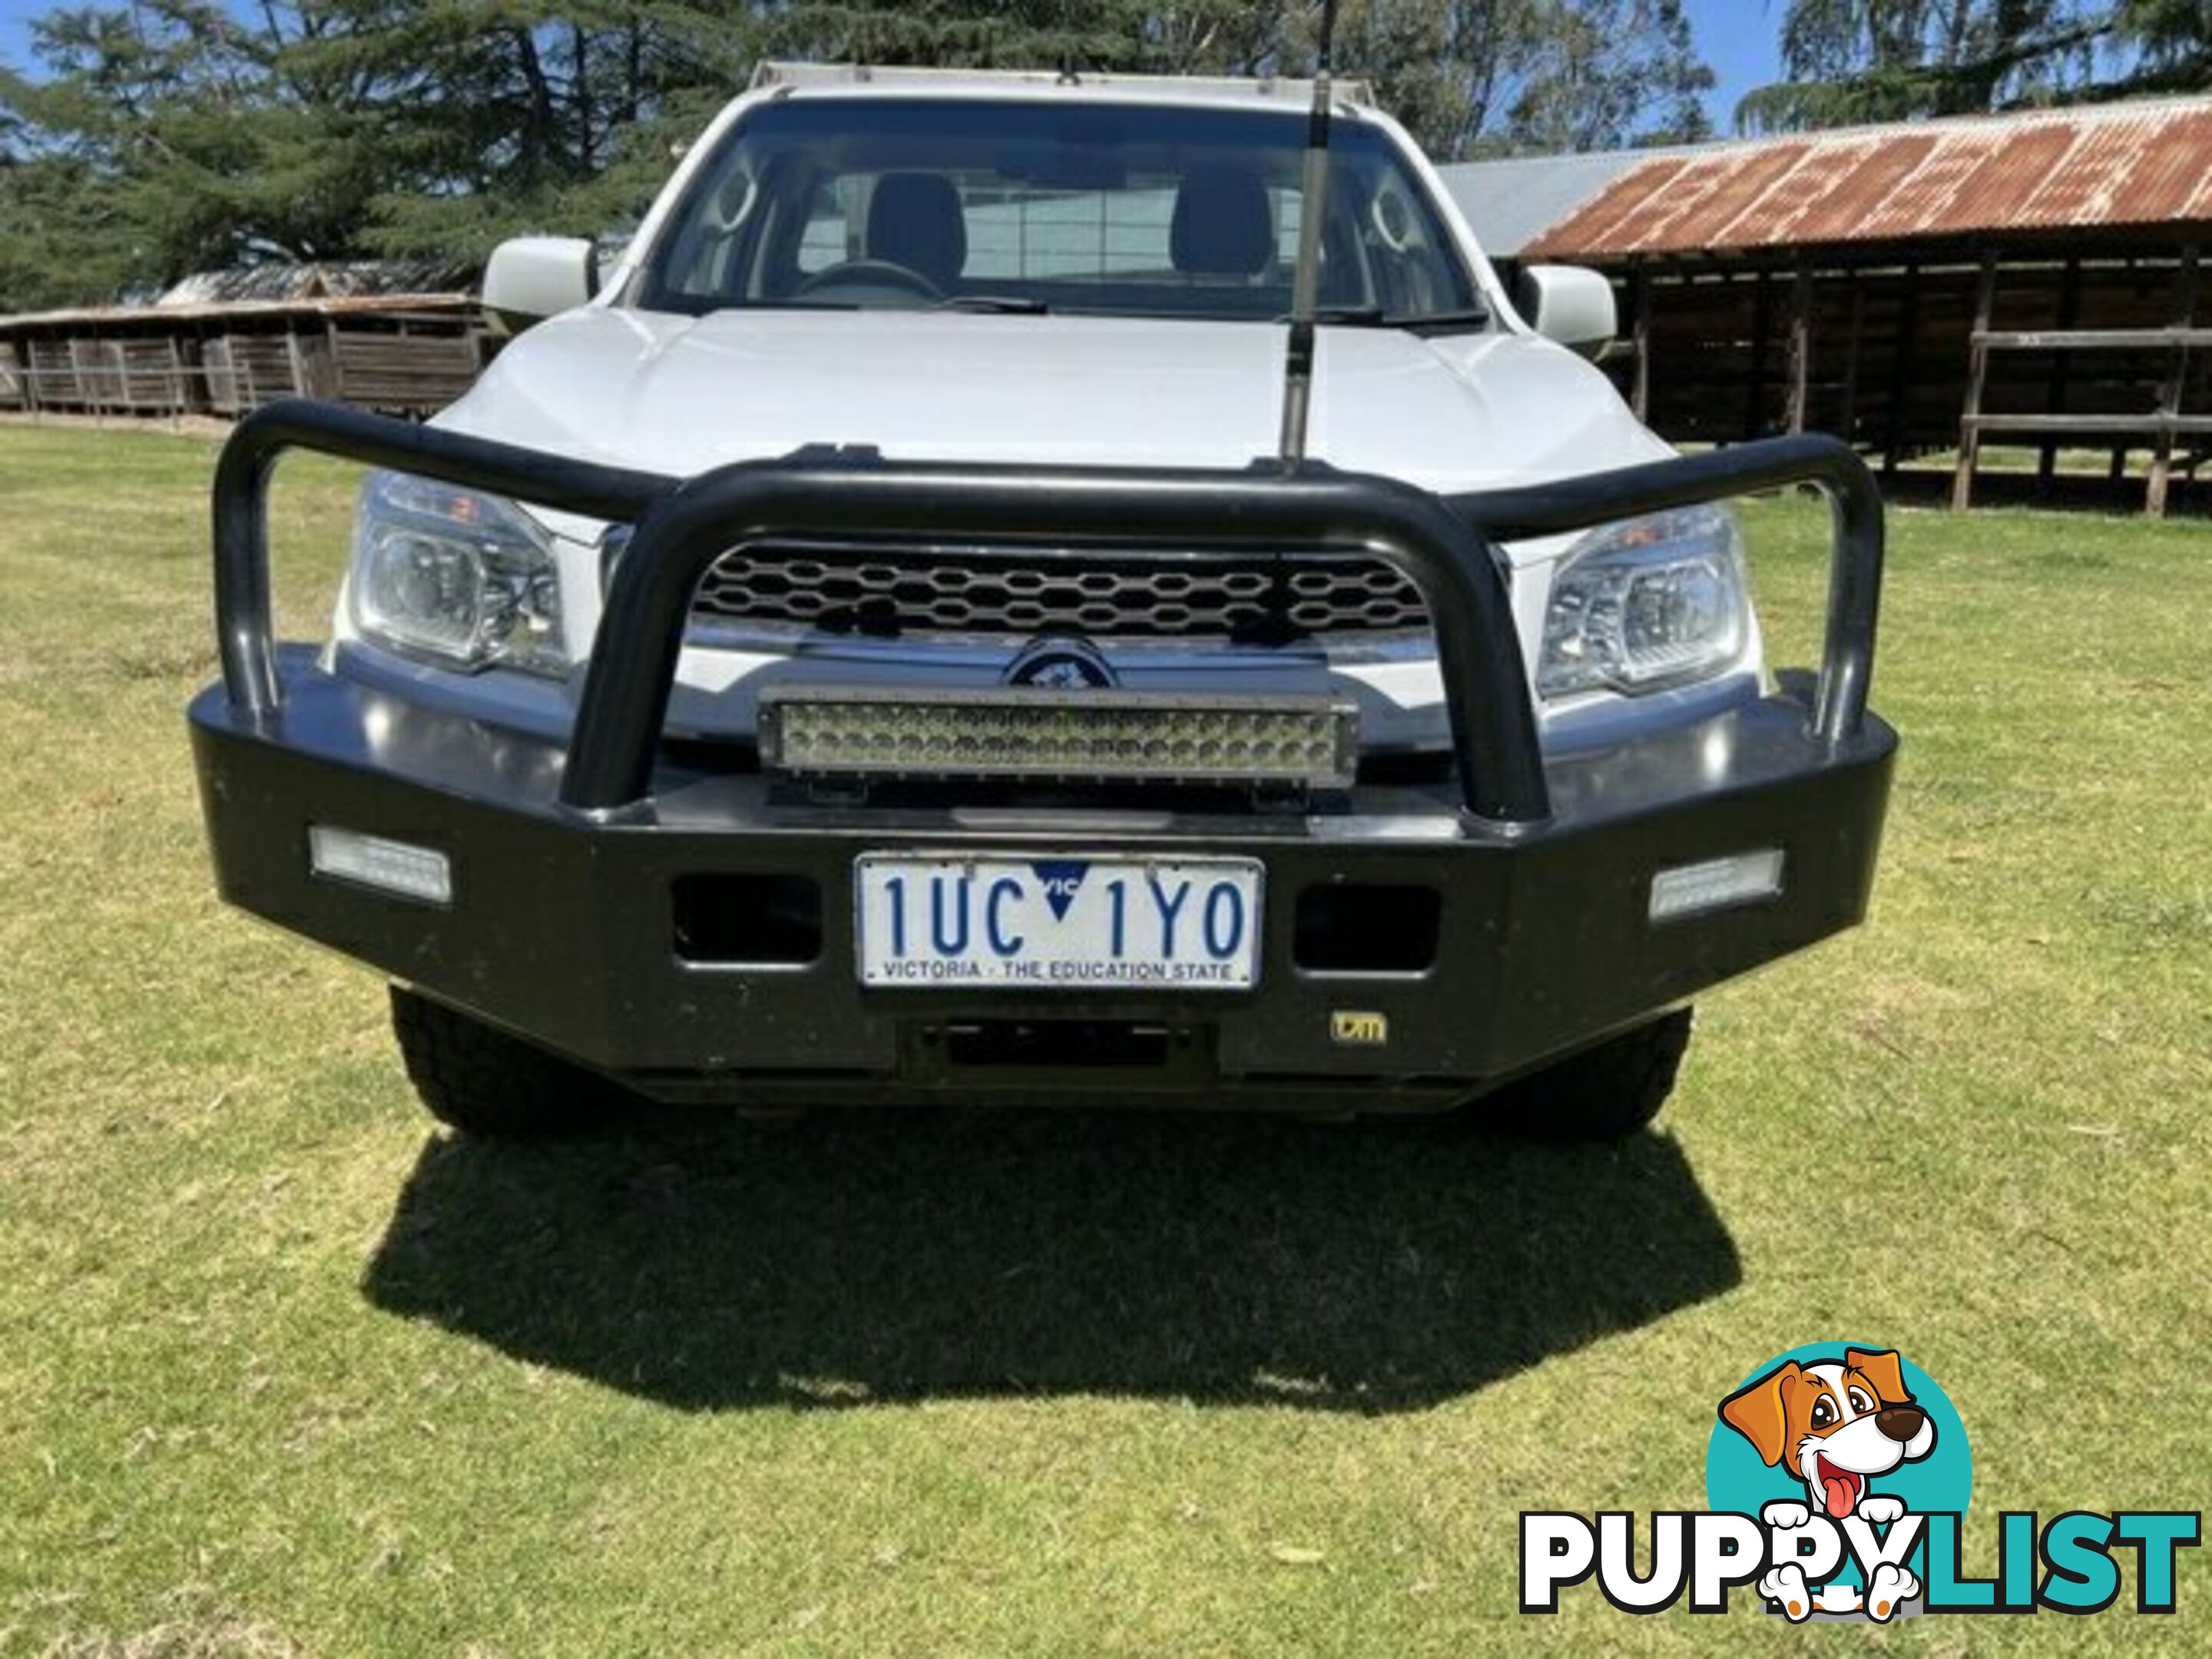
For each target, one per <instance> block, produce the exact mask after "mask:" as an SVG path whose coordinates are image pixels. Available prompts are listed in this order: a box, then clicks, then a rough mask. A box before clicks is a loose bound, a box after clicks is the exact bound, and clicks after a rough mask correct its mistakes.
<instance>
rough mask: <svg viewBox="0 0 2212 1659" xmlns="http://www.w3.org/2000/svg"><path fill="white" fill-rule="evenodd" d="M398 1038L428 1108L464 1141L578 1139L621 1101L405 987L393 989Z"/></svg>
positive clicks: (574, 1071)
mask: <svg viewBox="0 0 2212 1659" xmlns="http://www.w3.org/2000/svg"><path fill="white" fill-rule="evenodd" d="M392 1033H393V1035H395V1036H398V1039H399V1053H400V1056H401V1058H402V1059H404V1060H405V1061H406V1063H407V1079H408V1081H409V1082H410V1083H412V1084H413V1085H415V1092H416V1094H417V1095H418V1096H420V1097H422V1104H423V1105H424V1106H426V1107H428V1109H429V1112H430V1115H431V1116H433V1117H435V1118H436V1119H437V1120H438V1121H440V1122H441V1123H444V1124H449V1125H451V1126H452V1127H453V1128H456V1129H459V1131H460V1132H461V1133H464V1134H469V1135H479V1136H483V1137H487V1138H490V1139H503V1140H523V1139H544V1138H546V1137H549V1136H552V1135H562V1134H574V1133H577V1132H579V1131H580V1130H585V1129H589V1128H593V1127H598V1126H599V1125H601V1124H604V1123H605V1121H607V1120H608V1119H609V1118H610V1117H611V1116H612V1115H613V1113H614V1108H615V1104H616V1102H617V1099H618V1098H619V1091H617V1088H616V1086H615V1085H613V1084H612V1083H611V1082H609V1081H608V1080H607V1079H605V1078H603V1077H601V1076H600V1075H599V1073H596V1072H592V1071H587V1070H586V1069H585V1068H584V1067H583V1066H578V1065H576V1064H574V1062H573V1061H570V1060H563V1059H562V1058H561V1057H560V1056H559V1055H557V1054H550V1053H548V1052H547V1051H546V1050H545V1049H543V1048H538V1047H537V1046H536V1045H535V1044H533V1043H529V1042H524V1041H523V1040H522V1039H521V1038H520V1037H516V1036H508V1035H507V1033H506V1032H505V1031H502V1030H499V1029H498V1028H497V1027H495V1026H491V1025H487V1024H484V1023H483V1021H482V1020H480V1019H476V1018H471V1016H469V1015H467V1014H465V1013H463V1012H460V1011H459V1009H458V1008H449V1007H447V1006H446V1005H445V1004H444V1003H442V1002H433V1001H431V1000H430V999H429V998H428V997H425V996H421V995H418V994H416V993H415V992H413V991H410V990H408V989H406V988H405V987H403V986H398V985H395V986H393V987H392Z"/></svg>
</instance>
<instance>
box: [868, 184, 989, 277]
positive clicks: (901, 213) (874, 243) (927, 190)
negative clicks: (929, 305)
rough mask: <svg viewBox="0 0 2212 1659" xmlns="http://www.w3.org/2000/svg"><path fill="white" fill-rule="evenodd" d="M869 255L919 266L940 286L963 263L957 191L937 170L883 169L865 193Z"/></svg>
mask: <svg viewBox="0 0 2212 1659" xmlns="http://www.w3.org/2000/svg"><path fill="white" fill-rule="evenodd" d="M868 257H869V258H872V259H888V260H890V262H891V263H892V264H896V265H904V266H905V267H906V268H907V269H908V270H913V271H919V272H920V273H921V275H922V276H927V277H928V278H929V280H930V281H931V282H933V283H936V284H937V286H938V287H939V288H942V289H949V288H951V286H952V285H953V284H954V283H957V282H958V281H959V280H960V273H961V271H962V270H963V269H964V268H965V267H966V265H967V264H968V219H967V216H966V215H965V214H964V213H963V212H962V211H961V207H960V191H958V190H957V188H956V187H955V186H954V185H953V183H952V181H951V179H947V178H946V177H945V175H944V174H943V173H885V174H884V176H883V177H882V178H880V179H877V180H876V187H875V190H874V191H872V193H871V194H870V196H869V197H868Z"/></svg>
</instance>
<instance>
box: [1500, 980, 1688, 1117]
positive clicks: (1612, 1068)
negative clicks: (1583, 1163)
mask: <svg viewBox="0 0 2212 1659" xmlns="http://www.w3.org/2000/svg"><path fill="white" fill-rule="evenodd" d="M1689 1046H1690V1011H1689V1010H1688V1009H1687V1008H1680V1009H1677V1010H1676V1011H1675V1012H1673V1013H1671V1014H1662V1015H1661V1016H1660V1017H1659V1018H1657V1019H1655V1020H1653V1021H1652V1022H1651V1023H1650V1024H1648V1025H1639V1026H1638V1027H1637V1028H1636V1029H1635V1030H1632V1031H1623V1032H1622V1033H1621V1034H1620V1036H1613V1037H1607V1039H1606V1040H1605V1041H1604V1042H1601V1043H1597V1044H1595V1046H1593V1047H1591V1048H1585V1049H1583V1051H1582V1052H1581V1053H1579V1054H1571V1055H1569V1056H1568V1057H1567V1058H1566V1059H1565V1060H1560V1061H1559V1062H1558V1063H1557V1064H1556V1065H1553V1066H1546V1067H1545V1068H1544V1069H1543V1070H1542V1071H1541V1072H1532V1073H1529V1074H1528V1076H1527V1077H1524V1078H1522V1079H1519V1080H1518V1081H1517V1082H1514V1083H1510V1084H1508V1085H1506V1086H1505V1087H1504V1088H1503V1089H1501V1090H1499V1091H1498V1092H1497V1093H1495V1094H1492V1095H1486V1096H1484V1097H1482V1098H1481V1099H1480V1100H1478V1101H1477V1102H1476V1103H1474V1110H1475V1111H1476V1112H1478V1113H1480V1114H1481V1115H1482V1116H1483V1118H1484V1121H1486V1122H1489V1123H1492V1124H1494V1125H1495V1126H1496V1127H1499V1128H1501V1129H1504V1130H1506V1131H1508V1132H1509V1133H1513V1134H1518V1135H1525V1136H1527V1137H1528V1138H1529V1139H1534V1140H1622V1139H1626V1138H1627V1137H1628V1136H1630V1135H1632V1134H1634V1133H1636V1132H1637V1131H1638V1129H1641V1128H1642V1127H1644V1125H1645V1124H1647V1123H1649V1122H1650V1121H1651V1120H1652V1119H1653V1118H1655V1117H1656V1116H1658V1115H1659V1109H1660V1108H1661V1107H1662V1106H1663V1105H1665V1104H1666V1103H1667V1097H1668V1095H1669V1094H1671V1093H1673V1092H1674V1073H1676V1071H1677V1070H1678V1069H1679V1068H1680V1066H1681V1064H1682V1054H1683V1051H1684V1050H1685V1049H1686V1048H1688V1047H1689Z"/></svg>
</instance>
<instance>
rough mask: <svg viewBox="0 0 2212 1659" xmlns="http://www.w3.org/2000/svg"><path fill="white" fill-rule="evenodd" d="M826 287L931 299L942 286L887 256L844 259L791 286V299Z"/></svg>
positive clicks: (939, 293)
mask: <svg viewBox="0 0 2212 1659" xmlns="http://www.w3.org/2000/svg"><path fill="white" fill-rule="evenodd" d="M826 289H852V290H854V291H855V292H856V293H857V294H859V295H861V296H862V297H874V296H876V295H890V296H892V297H896V298H899V299H913V300H921V301H928V302H931V303H934V302H935V301H939V300H942V299H943V298H944V297H945V290H944V289H940V288H939V287H938V285H937V284H936V283H933V282H931V281H930V280H929V278H928V277H927V276H923V275H922V274H921V272H920V271H918V270H915V269H914V268H913V267H912V266H910V265H902V264H897V263H896V261H894V260H890V259H848V260H846V261H844V262H843V263H842V264H835V265H831V266H830V267H829V269H828V270H817V271H816V272H815V273H814V274H813V275H812V276H809V277H807V278H805V280H804V281H802V282H801V283H799V286H798V287H796V288H794V289H792V290H791V297H792V298H793V299H794V300H804V299H808V298H810V297H812V296H815V295H820V294H822V293H823V291H824V290H826Z"/></svg>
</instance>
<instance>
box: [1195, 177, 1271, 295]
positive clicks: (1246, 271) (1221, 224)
mask: <svg viewBox="0 0 2212 1659" xmlns="http://www.w3.org/2000/svg"><path fill="white" fill-rule="evenodd" d="M1168 249H1169V253H1170V257H1171V258H1173V259H1174V260H1175V267H1176V270H1180V271H1183V272H1185V273H1187V274H1188V275H1191V276H1257V275H1259V273H1260V272H1261V271H1263V270H1267V268H1268V267H1269V266H1270V265H1272V264H1274V262H1275V216H1274V211H1273V209H1272V208H1271V207H1270V206H1269V205H1268V202H1267V186H1266V185H1263V184H1261V182H1260V175H1259V174H1258V173H1255V172H1254V171H1252V169H1251V168H1249V167H1193V168H1192V169H1191V170H1190V172H1189V173H1187V174H1185V175H1184V177H1183V181H1182V188H1181V189H1179V190H1177V191H1176V204H1175V222H1174V223H1173V225H1172V226H1171V227H1170V230H1169V236H1168Z"/></svg>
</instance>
